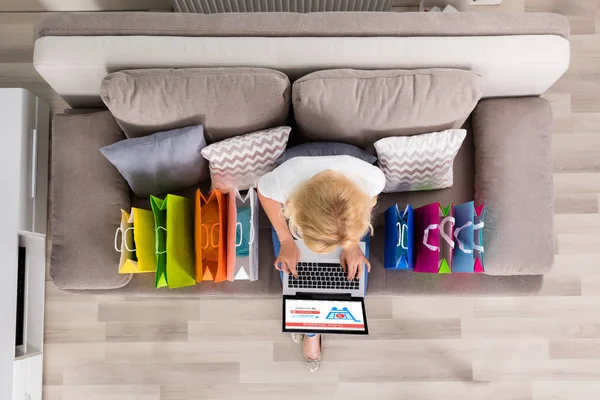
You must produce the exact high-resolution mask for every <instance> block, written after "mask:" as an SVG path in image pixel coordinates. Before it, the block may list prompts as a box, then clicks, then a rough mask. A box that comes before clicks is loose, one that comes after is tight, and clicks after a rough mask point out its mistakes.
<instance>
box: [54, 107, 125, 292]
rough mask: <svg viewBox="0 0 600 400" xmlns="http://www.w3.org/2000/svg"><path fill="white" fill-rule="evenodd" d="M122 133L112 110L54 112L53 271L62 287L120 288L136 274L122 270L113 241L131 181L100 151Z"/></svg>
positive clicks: (123, 137)
mask: <svg viewBox="0 0 600 400" xmlns="http://www.w3.org/2000/svg"><path fill="white" fill-rule="evenodd" d="M123 139H125V136H124V135H123V133H122V132H121V130H120V129H119V126H118V125H117V123H116V121H115V119H114V118H113V117H112V115H111V114H110V113H109V112H108V111H101V112H96V113H91V114H76V115H57V116H56V117H55V118H54V121H53V126H52V161H51V171H52V176H51V182H50V183H51V192H50V193H51V195H50V196H51V197H50V207H51V215H52V220H51V229H50V232H49V236H50V238H51V243H52V255H51V261H50V277H51V278H52V281H53V282H54V284H56V285H57V286H58V287H60V288H61V289H69V290H84V289H98V290H99V289H115V288H119V287H122V286H124V285H126V284H127V283H129V281H130V280H131V275H120V274H119V273H118V271H117V270H118V265H119V254H118V253H117V252H116V251H115V249H114V246H113V243H114V235H115V231H116V229H117V227H118V226H119V222H120V209H128V208H129V207H130V204H131V199H130V193H129V187H128V186H127V183H126V182H125V180H124V179H123V178H122V177H121V175H120V174H119V172H118V171H117V170H116V168H115V167H113V166H112V164H110V163H109V162H108V160H106V158H104V156H103V155H102V154H101V153H100V151H99V149H100V148H101V147H103V146H106V145H109V144H112V143H114V142H116V141H119V140H123Z"/></svg>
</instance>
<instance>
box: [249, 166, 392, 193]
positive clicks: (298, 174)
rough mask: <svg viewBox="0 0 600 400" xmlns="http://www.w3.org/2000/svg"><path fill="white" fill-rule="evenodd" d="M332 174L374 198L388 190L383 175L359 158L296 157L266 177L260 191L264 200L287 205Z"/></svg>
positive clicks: (260, 183) (261, 181)
mask: <svg viewBox="0 0 600 400" xmlns="http://www.w3.org/2000/svg"><path fill="white" fill-rule="evenodd" d="M328 170H329V171H337V172H341V173H343V174H344V175H345V176H346V177H347V178H348V179H350V180H351V181H353V182H354V183H356V184H357V185H358V186H359V187H360V188H362V189H363V190H364V192H365V193H367V194H368V195H369V196H371V197H375V196H377V195H378V194H379V193H381V191H382V190H383V188H384V186H385V176H384V175H383V172H382V171H381V170H380V169H379V168H377V167H375V166H373V165H371V164H369V163H368V162H365V161H363V160H360V159H358V158H356V157H352V156H324V157H295V158H292V159H291V160H288V161H286V162H284V163H283V164H281V165H280V166H279V167H277V168H275V169H274V170H273V171H271V172H269V173H267V174H265V175H263V177H262V178H260V180H259V181H258V191H259V192H260V193H261V194H262V195H263V196H265V197H268V198H269V199H272V200H275V201H277V202H279V203H282V204H283V203H285V202H286V201H287V199H288V198H289V197H290V196H291V195H292V194H293V193H294V190H295V189H296V188H297V187H298V185H299V184H301V183H303V182H305V181H307V180H309V179H310V178H312V177H313V176H315V175H317V174H318V173H320V172H323V171H328Z"/></svg>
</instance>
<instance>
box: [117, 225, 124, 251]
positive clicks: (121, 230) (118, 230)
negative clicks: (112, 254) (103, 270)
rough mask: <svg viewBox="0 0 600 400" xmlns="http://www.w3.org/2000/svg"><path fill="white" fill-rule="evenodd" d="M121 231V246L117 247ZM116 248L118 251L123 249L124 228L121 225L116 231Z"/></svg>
mask: <svg viewBox="0 0 600 400" xmlns="http://www.w3.org/2000/svg"><path fill="white" fill-rule="evenodd" d="M119 232H121V248H119V247H117V238H118V237H119ZM115 250H116V252H117V253H120V252H121V250H123V229H121V227H118V228H117V230H116V232H115Z"/></svg>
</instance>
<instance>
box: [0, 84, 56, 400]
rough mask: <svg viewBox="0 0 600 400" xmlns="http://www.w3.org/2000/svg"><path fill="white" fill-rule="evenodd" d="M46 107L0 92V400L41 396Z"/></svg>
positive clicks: (26, 95) (18, 92)
mask: <svg viewBox="0 0 600 400" xmlns="http://www.w3.org/2000/svg"><path fill="white" fill-rule="evenodd" d="M49 118H50V111H49V108H48V106H47V105H46V104H45V103H44V102H42V101H41V100H39V99H38V98H37V97H35V95H33V94H32V93H30V92H28V91H26V90H23V89H0V143H1V145H0V190H1V192H0V209H1V210H2V222H1V223H0V261H1V263H0V268H1V271H2V279H0V399H2V400H5V399H10V398H12V399H19V400H20V399H26V400H36V399H40V400H41V390H42V365H43V362H42V360H43V337H44V284H45V269H46V268H45V258H46V217H47V201H48V150H49V149H48V147H49Z"/></svg>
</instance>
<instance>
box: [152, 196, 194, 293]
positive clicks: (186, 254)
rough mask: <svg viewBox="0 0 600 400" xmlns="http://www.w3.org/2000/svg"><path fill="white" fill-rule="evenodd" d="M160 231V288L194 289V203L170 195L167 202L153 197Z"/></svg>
mask: <svg viewBox="0 0 600 400" xmlns="http://www.w3.org/2000/svg"><path fill="white" fill-rule="evenodd" d="M150 205H151V206H152V213H153V214H154V228H155V230H156V235H155V237H156V276H155V281H154V285H155V286H156V287H157V288H160V287H165V286H167V287H169V288H171V289H174V288H180V287H184V286H194V285H195V284H196V278H195V268H196V267H195V258H194V211H193V206H194V203H193V202H192V200H190V199H186V198H185V197H180V196H175V195H172V194H168V195H167V196H166V197H165V199H164V200H161V199H160V198H158V197H154V196H150Z"/></svg>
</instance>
